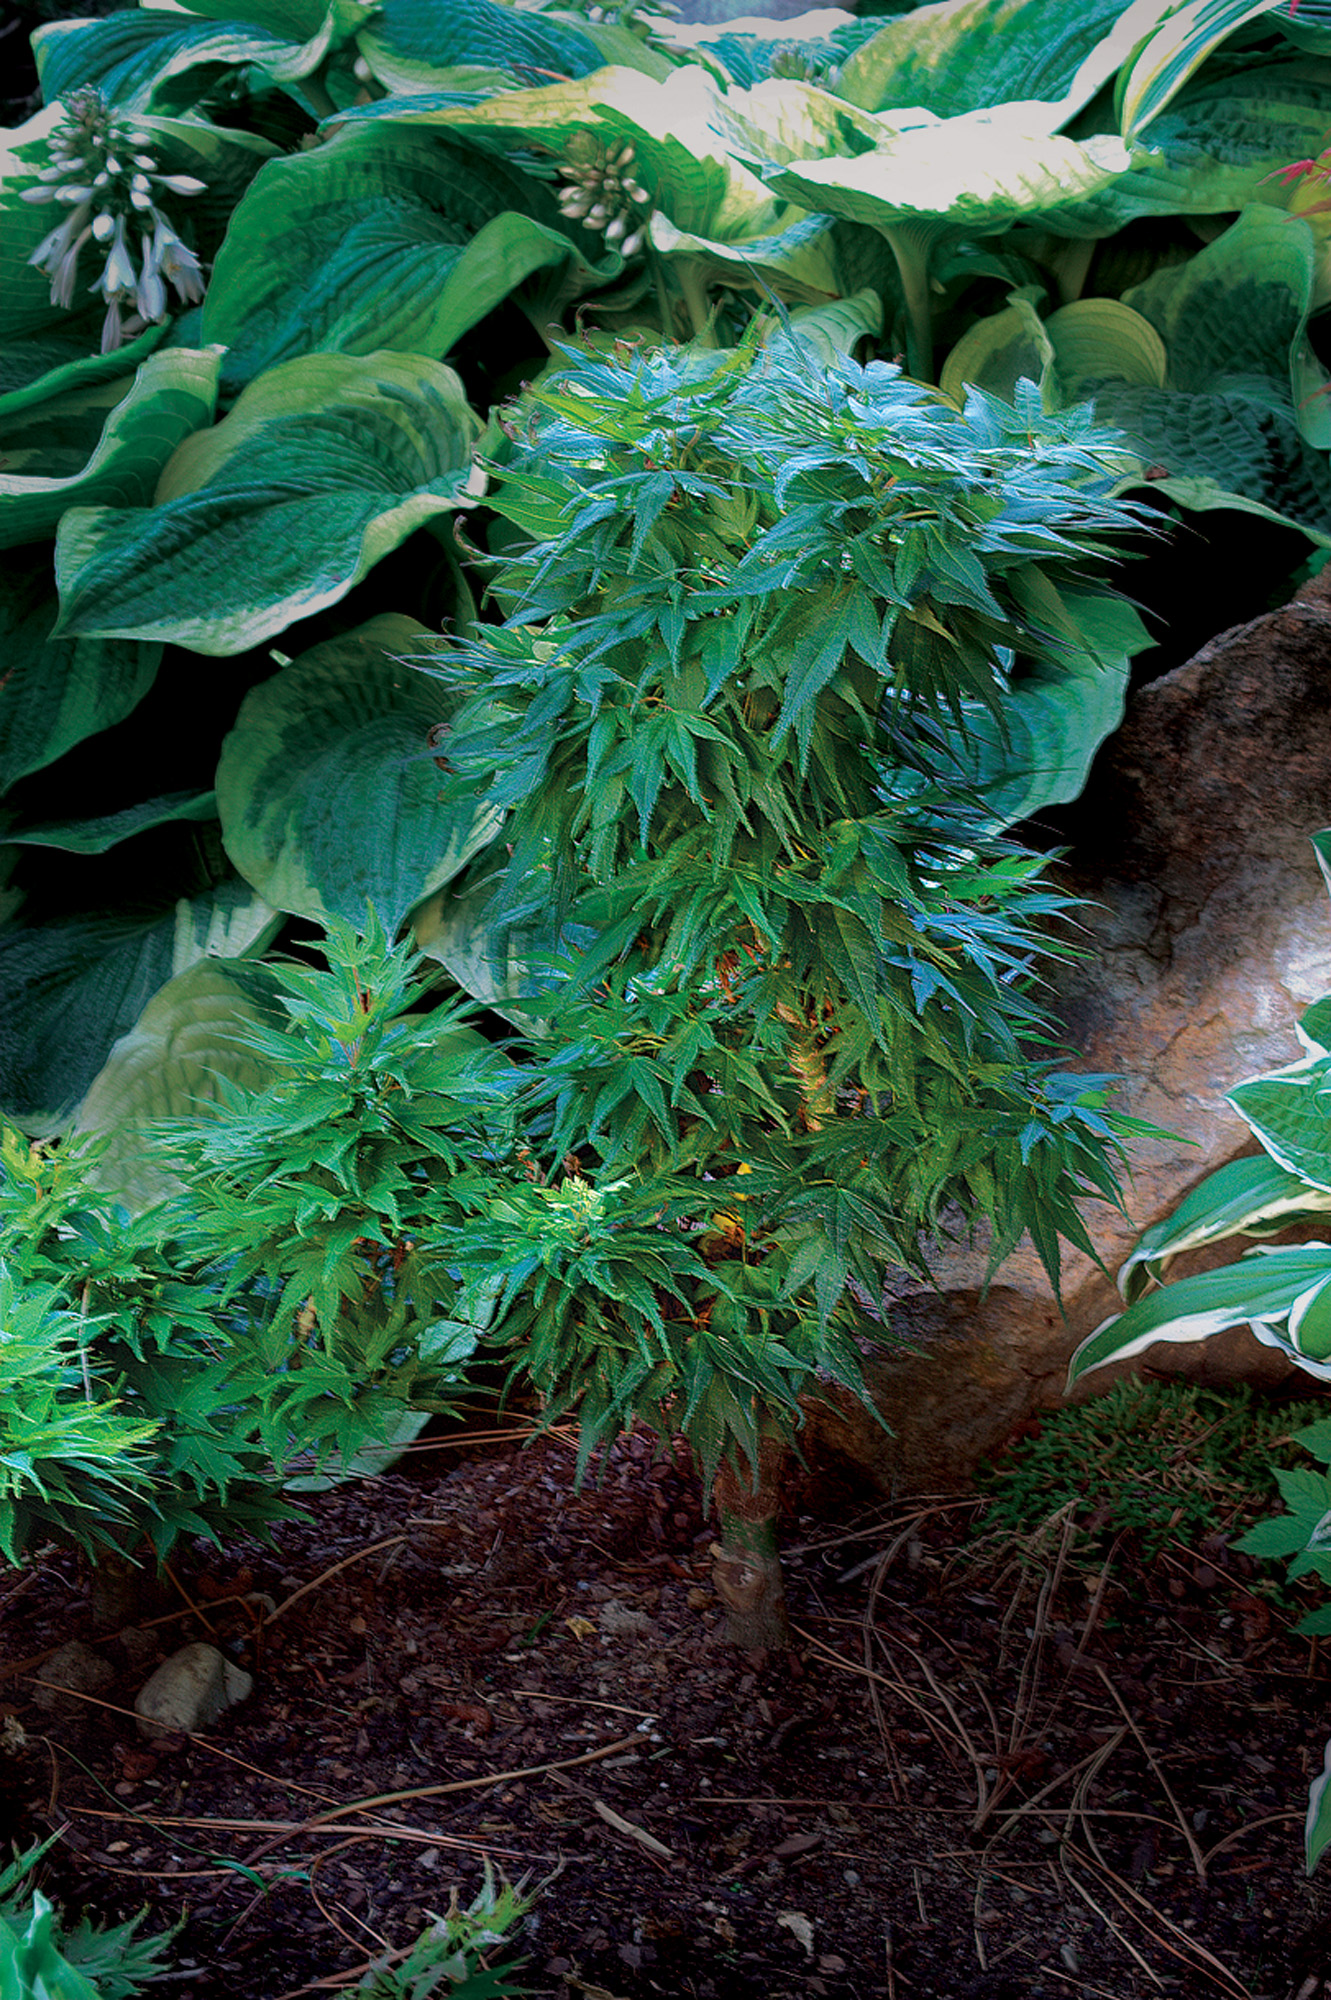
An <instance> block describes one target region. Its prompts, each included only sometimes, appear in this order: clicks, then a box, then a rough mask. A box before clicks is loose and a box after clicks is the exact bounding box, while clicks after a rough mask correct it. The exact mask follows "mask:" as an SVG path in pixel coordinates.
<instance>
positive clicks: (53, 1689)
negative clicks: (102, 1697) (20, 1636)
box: [32, 1639, 115, 1715]
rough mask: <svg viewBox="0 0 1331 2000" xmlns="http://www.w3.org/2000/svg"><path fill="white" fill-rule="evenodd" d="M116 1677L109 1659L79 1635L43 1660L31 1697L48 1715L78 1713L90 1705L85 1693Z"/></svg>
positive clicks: (103, 1685)
mask: <svg viewBox="0 0 1331 2000" xmlns="http://www.w3.org/2000/svg"><path fill="white" fill-rule="evenodd" d="M114 1679H115V1668H114V1667H113V1666H112V1665H111V1662H110V1661H109V1660H106V1659H103V1657H102V1655H101V1654H100V1653H99V1652H97V1651H96V1649H95V1648H94V1647H92V1646H89V1645H86V1644H85V1643H84V1641H83V1640H82V1639H69V1640H67V1641H66V1642H65V1644H64V1645H63V1646H57V1647H56V1650H55V1651H54V1653H52V1654H51V1655H50V1657H49V1658H47V1659H45V1660H43V1661H42V1664H41V1666H40V1667H39V1668H38V1670H37V1674H36V1676H35V1680H36V1685H35V1686H34V1688H33V1690H32V1698H33V1700H34V1701H35V1702H36V1704H37V1706H38V1708H43V1709H45V1710H46V1713H47V1714H48V1715H81V1714H83V1713H84V1712H85V1710H86V1709H87V1708H88V1707H89V1705H90V1704H89V1703H88V1702H86V1701H85V1700H83V1699H82V1697H83V1696H84V1695H90V1694H91V1695H95V1694H96V1693H97V1692H98V1691H99V1689H101V1688H104V1687H107V1686H109V1684H110V1683H111V1682H112V1681H113V1680H114Z"/></svg>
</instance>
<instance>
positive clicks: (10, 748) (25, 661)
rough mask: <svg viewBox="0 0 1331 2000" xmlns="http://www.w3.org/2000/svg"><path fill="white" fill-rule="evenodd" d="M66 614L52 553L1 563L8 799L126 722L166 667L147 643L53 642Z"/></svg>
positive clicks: (0, 696) (0, 720) (3, 768)
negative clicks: (32, 777) (24, 782)
mask: <svg viewBox="0 0 1331 2000" xmlns="http://www.w3.org/2000/svg"><path fill="white" fill-rule="evenodd" d="M59 609H60V606H59V603H58V602H57V599H56V594H55V588H54V583H53V580H52V578H51V576H50V572H49V566H48V555H47V551H46V550H45V549H40V550H38V549H24V550H20V551H19V552H18V553H17V554H14V555H9V556H6V557H3V558H0V652H2V653H3V658H4V662H5V672H4V677H3V679H0V792H6V791H8V789H9V787H10V786H11V785H13V784H14V783H16V782H17V780H18V779H19V778H22V777H26V776H27V774H28V773H29V772H30V771H40V770H41V769H43V768H44V766H45V765H47V764H53V763H54V762H55V760H56V758H57V757H62V756H63V755H64V753H65V751H66V750H70V749H72V748H73V746H74V745H75V744H76V743H81V742H82V741H83V740H84V738H85V737H87V736H95V735H96V734H97V732H98V731H99V730H102V729H109V728H110V727H111V725H112V723H115V722H120V721H123V719H124V717H125V716H127V715H128V714H129V712H130V710H131V709H132V708H133V707H134V706H135V704H136V703H137V702H138V701H140V700H141V699H142V697H143V696H144V695H145V694H146V693H147V692H148V689H149V688H150V687H151V686H152V684H153V680H154V678H155V677H156V673H157V669H158V667H159V665H160V664H161V658H162V648H161V647H160V646H159V645H156V644H153V643H150V642H145V641H144V640H141V639H52V638H51V637H50V631H51V627H52V626H53V625H54V624H55V621H56V616H57V614H58V612H59Z"/></svg>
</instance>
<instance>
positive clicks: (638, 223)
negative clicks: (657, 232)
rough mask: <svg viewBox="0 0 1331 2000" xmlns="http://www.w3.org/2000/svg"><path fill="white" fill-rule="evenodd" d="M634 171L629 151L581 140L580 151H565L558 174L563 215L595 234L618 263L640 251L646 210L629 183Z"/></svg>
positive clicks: (645, 200) (648, 202)
mask: <svg viewBox="0 0 1331 2000" xmlns="http://www.w3.org/2000/svg"><path fill="white" fill-rule="evenodd" d="M579 136H580V137H583V135H579ZM634 165H635V160H634V152H633V148H632V146H629V145H624V146H617V147H614V148H613V149H611V148H607V147H605V146H602V145H600V144H598V143H597V142H596V141H595V140H592V139H587V138H585V137H583V143H582V144H581V145H579V144H578V142H577V140H575V141H574V142H573V143H572V144H571V145H570V148H569V157H568V159H567V160H566V161H565V163H564V165H563V166H562V167H561V168H560V169H559V171H560V174H561V175H562V176H563V178H564V179H565V180H566V181H567V182H568V184H569V185H568V186H567V187H566V188H562V189H561V190H560V194H559V206H560V207H561V208H562V209H563V211H564V214H565V215H566V216H568V218H569V220H570V221H572V222H580V223H581V224H582V226H583V228H584V229H595V230H598V231H600V233H601V234H602V235H603V236H604V237H605V240H606V242H607V243H611V244H613V245H614V246H615V248H616V249H617V250H618V251H619V253H620V255H621V256H623V257H632V256H634V255H635V254H636V253H637V251H639V250H641V248H642V246H643V243H644V241H645V240H646V234H647V223H648V220H649V218H650V216H651V210H652V198H651V195H650V194H649V193H648V191H647V189H646V188H645V187H644V186H643V185H642V183H641V181H639V180H636V179H635V178H634V172H633V169H634Z"/></svg>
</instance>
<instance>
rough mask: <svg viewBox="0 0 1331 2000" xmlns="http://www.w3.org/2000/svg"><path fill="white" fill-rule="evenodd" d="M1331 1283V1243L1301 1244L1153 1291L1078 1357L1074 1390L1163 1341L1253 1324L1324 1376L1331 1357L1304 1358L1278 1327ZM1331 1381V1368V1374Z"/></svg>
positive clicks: (1252, 1254) (1071, 1379) (1108, 1324)
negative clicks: (1109, 1364) (1089, 1377)
mask: <svg viewBox="0 0 1331 2000" xmlns="http://www.w3.org/2000/svg"><path fill="white" fill-rule="evenodd" d="M1328 1279H1331V1244H1327V1243H1301V1244H1297V1245H1294V1246H1292V1247H1287V1248H1281V1249H1276V1250H1265V1249H1259V1250H1251V1251H1249V1252H1248V1254H1247V1255H1246V1256H1245V1257H1241V1258H1240V1259H1239V1261H1238V1263H1237V1264H1227V1265H1225V1266H1224V1267H1223V1268H1222V1269H1220V1270H1217V1271H1203V1272H1200V1273H1199V1274H1198V1275H1197V1276H1195V1277H1191V1278H1180V1279H1178V1280H1177V1282H1176V1283H1174V1284H1172V1285H1164V1286H1162V1287H1161V1289H1160V1290H1159V1291H1154V1292H1148V1293H1147V1294H1146V1296H1145V1297H1143V1298H1140V1299H1138V1300H1137V1301H1136V1303H1135V1304H1134V1305H1130V1306H1129V1307H1128V1309H1127V1311H1126V1312H1122V1313H1118V1314H1116V1315H1115V1316H1114V1318H1112V1319H1107V1320H1105V1321H1104V1323H1103V1325H1101V1326H1098V1327H1097V1328H1096V1330H1095V1332H1094V1333H1093V1334H1091V1335H1089V1337H1088V1338H1087V1339H1085V1340H1084V1341H1083V1342H1082V1343H1081V1345H1080V1347H1079V1348H1078V1349H1077V1351H1076V1353H1075V1354H1074V1355H1073V1357H1072V1361H1071V1364H1070V1366H1069V1369H1068V1387H1069V1389H1070V1388H1071V1387H1072V1386H1073V1384H1074V1383H1076V1382H1078V1381H1080V1379H1081V1377H1082V1376H1083V1375H1087V1374H1089V1373H1090V1371H1091V1370H1092V1369H1093V1368H1100V1367H1103V1365H1104V1363H1105V1362H1107V1361H1127V1360H1129V1359H1130V1358H1131V1357H1132V1356H1133V1355H1134V1354H1140V1353H1141V1352H1142V1351H1143V1349H1145V1348H1147V1347H1151V1346H1153V1345H1154V1344H1155V1342H1156V1341H1157V1340H1163V1341H1181V1340H1205V1339H1207V1338H1208V1337H1209V1336H1210V1335H1211V1334H1214V1333H1223V1332H1224V1331H1225V1330H1226V1328H1227V1327H1231V1326H1243V1325H1245V1324H1246V1325H1248V1326H1250V1327H1251V1328H1252V1331H1253V1332H1254V1333H1255V1334H1256V1335H1257V1337H1258V1339H1260V1340H1262V1341H1264V1342H1265V1343H1266V1344H1267V1345H1268V1346H1272V1347H1280V1348H1281V1349H1282V1351H1283V1352H1285V1353H1287V1354H1289V1355H1290V1359H1291V1360H1297V1361H1298V1362H1299V1364H1300V1366H1306V1367H1307V1368H1308V1372H1309V1373H1311V1374H1317V1373H1319V1372H1321V1370H1322V1369H1323V1367H1324V1365H1325V1360H1326V1353H1327V1352H1331V1333H1329V1334H1328V1337H1327V1347H1326V1349H1325V1350H1324V1351H1323V1352H1322V1353H1319V1354H1308V1355H1306V1356H1305V1355H1301V1354H1296V1353H1295V1352H1293V1351H1292V1349H1291V1347H1290V1345H1289V1343H1288V1341H1287V1340H1282V1339H1280V1338H1279V1337H1278V1333H1277V1329H1278V1323H1279V1322H1280V1321H1281V1320H1284V1319H1286V1318H1287V1317H1288V1315H1289V1313H1290V1311H1291V1309H1292V1308H1293V1307H1294V1306H1295V1305H1296V1304H1297V1303H1298V1301H1299V1300H1300V1299H1302V1298H1303V1297H1304V1295H1305V1294H1306V1293H1307V1292H1309V1291H1310V1290H1311V1289H1313V1288H1316V1287H1318V1286H1320V1285H1322V1284H1324V1283H1326V1281H1327V1280H1328ZM1325 1372H1326V1374H1327V1376H1328V1378H1331V1368H1327V1369H1326V1371H1325Z"/></svg>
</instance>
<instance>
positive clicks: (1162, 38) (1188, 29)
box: [1114, 0, 1282, 139]
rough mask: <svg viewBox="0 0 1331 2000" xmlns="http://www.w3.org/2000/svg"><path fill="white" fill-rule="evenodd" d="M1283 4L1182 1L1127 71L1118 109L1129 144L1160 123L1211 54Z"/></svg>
mask: <svg viewBox="0 0 1331 2000" xmlns="http://www.w3.org/2000/svg"><path fill="white" fill-rule="evenodd" d="M1281 4H1282V0H1183V4H1182V5H1181V6H1174V7H1171V8H1170V9H1169V11H1168V13H1167V15H1166V16H1165V18H1164V20H1163V21H1161V23H1160V25H1159V26H1158V27H1157V28H1155V29H1154V30H1153V31H1152V32H1151V33H1149V34H1147V35H1146V36H1144V37H1143V39H1142V41H1141V43H1140V45H1139V46H1138V47H1137V48H1135V49H1134V50H1133V51H1132V53H1131V55H1130V56H1129V57H1128V59H1127V60H1126V62H1125V63H1124V64H1123V67H1122V69H1121V70H1120V71H1119V75H1118V84H1117V86H1116V88H1115V91H1114V109H1115V112H1116V113H1117V116H1118V123H1119V130H1120V131H1121V132H1122V134H1123V136H1124V138H1125V139H1128V138H1132V137H1134V136H1135V135H1136V134H1137V133H1138V132H1140V131H1141V130H1142V129H1143V127H1144V126H1146V125H1149V124H1150V122H1151V120H1152V119H1153V118H1158V117H1159V115H1160V113H1161V112H1162V111H1163V110H1164V109H1165V106H1166V105H1167V104H1168V103H1169V102H1170V100H1171V99H1172V98H1174V97H1176V96H1177V95H1178V93H1179V91H1180V90H1182V88H1183V86H1184V84H1185V83H1186V82H1187V81H1188V78H1189V77H1190V76H1191V75H1192V74H1193V72H1194V71H1195V70H1197V69H1199V68H1200V67H1201V65H1202V64H1203V63H1204V62H1205V60H1206V58H1207V56H1209V55H1210V53H1211V51H1212V50H1213V49H1215V48H1217V47H1218V46H1219V44H1220V43H1221V42H1223V41H1224V40H1225V39H1226V38H1227V37H1228V36H1230V35H1232V34H1233V33H1234V31H1235V30H1236V29H1237V28H1241V27H1243V26H1245V25H1246V23H1247V22H1249V21H1255V20H1257V19H1259V18H1260V16H1261V15H1263V14H1269V13H1271V12H1272V10H1273V9H1274V8H1276V7H1278V6H1280V5H1281Z"/></svg>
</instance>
